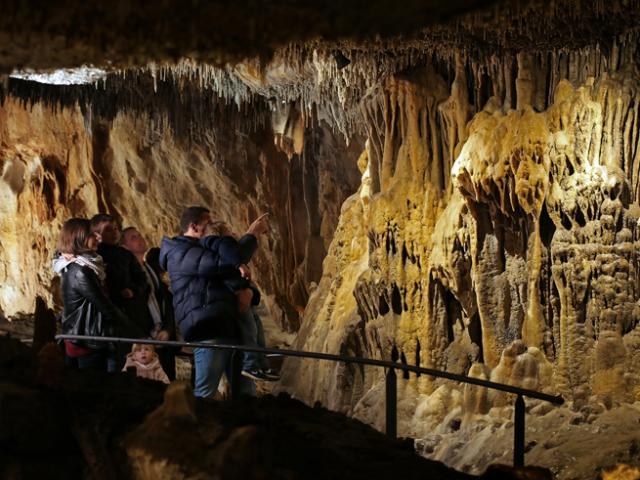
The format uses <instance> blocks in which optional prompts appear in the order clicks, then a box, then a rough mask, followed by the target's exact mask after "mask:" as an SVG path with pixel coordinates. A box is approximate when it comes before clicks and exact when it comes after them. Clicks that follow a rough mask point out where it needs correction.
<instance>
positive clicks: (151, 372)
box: [122, 343, 169, 383]
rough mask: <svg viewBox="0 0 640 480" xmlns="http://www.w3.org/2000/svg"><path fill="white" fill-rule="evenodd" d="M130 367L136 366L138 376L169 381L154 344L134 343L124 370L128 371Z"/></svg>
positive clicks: (164, 381)
mask: <svg viewBox="0 0 640 480" xmlns="http://www.w3.org/2000/svg"><path fill="white" fill-rule="evenodd" d="M129 367H135V369H136V375H137V376H138V377H142V378H148V379H150V380H157V381H159V382H163V383H169V377H167V374H166V373H164V370H163V369H162V366H161V365H160V360H159V359H158V354H157V353H156V349H155V348H154V346H153V345H147V344H144V343H134V344H133V348H132V349H131V353H129V354H128V355H127V361H126V363H125V365H124V368H123V369H122V371H123V372H126V371H127V369H128V368H129Z"/></svg>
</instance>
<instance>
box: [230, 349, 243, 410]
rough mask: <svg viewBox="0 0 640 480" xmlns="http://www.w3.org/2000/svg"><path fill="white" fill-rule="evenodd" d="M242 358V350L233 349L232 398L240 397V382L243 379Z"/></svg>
mask: <svg viewBox="0 0 640 480" xmlns="http://www.w3.org/2000/svg"><path fill="white" fill-rule="evenodd" d="M242 358H243V354H242V352H241V351H238V350H233V351H232V352H231V378H230V382H231V400H238V398H240V382H241V381H242V377H241V375H242Z"/></svg>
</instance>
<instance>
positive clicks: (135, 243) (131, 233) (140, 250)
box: [120, 227, 148, 255]
mask: <svg viewBox="0 0 640 480" xmlns="http://www.w3.org/2000/svg"><path fill="white" fill-rule="evenodd" d="M120 245H122V246H123V247H124V248H126V249H127V250H129V251H131V252H132V253H133V254H135V255H144V253H145V252H146V251H147V248H148V246H147V241H146V240H145V239H144V237H143V236H142V235H140V232H139V231H138V230H137V229H136V227H127V228H125V229H124V230H122V235H121V237H120Z"/></svg>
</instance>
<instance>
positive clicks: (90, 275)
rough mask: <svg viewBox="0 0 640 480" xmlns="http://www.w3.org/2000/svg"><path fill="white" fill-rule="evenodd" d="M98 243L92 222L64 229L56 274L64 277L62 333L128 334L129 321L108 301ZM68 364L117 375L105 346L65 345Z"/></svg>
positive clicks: (73, 221)
mask: <svg viewBox="0 0 640 480" xmlns="http://www.w3.org/2000/svg"><path fill="white" fill-rule="evenodd" d="M96 246H97V239H96V237H95V235H94V234H93V233H92V232H91V228H90V223H89V220H86V219H84V218H72V219H70V220H67V221H66V222H65V223H64V225H63V226H62V231H61V232H60V238H59V240H58V253H57V256H56V258H55V259H54V261H53V269H54V271H55V272H56V273H57V274H59V275H60V277H61V290H62V303H63V306H64V309H63V312H62V333H63V334H68V335H90V336H98V337H106V336H112V335H118V334H126V333H128V332H124V330H123V327H125V326H127V325H130V324H131V322H129V320H128V319H127V317H126V316H125V315H124V314H123V313H122V312H121V311H120V310H119V309H118V308H117V307H116V306H115V305H114V304H113V303H112V302H111V301H110V300H109V298H107V296H106V293H105V288H104V280H105V268H104V263H103V261H102V257H100V256H99V255H97V254H96V251H95V250H96ZM65 352H66V356H67V360H68V363H69V364H71V365H75V366H77V367H78V368H90V369H96V370H109V371H114V370H115V368H116V365H115V361H113V358H112V356H111V355H110V345H109V344H107V343H105V342H89V341H87V342H76V341H69V340H66V341H65Z"/></svg>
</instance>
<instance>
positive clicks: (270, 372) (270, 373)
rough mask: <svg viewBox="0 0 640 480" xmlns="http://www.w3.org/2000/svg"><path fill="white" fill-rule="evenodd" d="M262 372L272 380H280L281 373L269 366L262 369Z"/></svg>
mask: <svg viewBox="0 0 640 480" xmlns="http://www.w3.org/2000/svg"><path fill="white" fill-rule="evenodd" d="M262 373H263V374H264V375H265V376H266V377H267V378H268V379H269V381H271V382H277V381H278V380H280V374H279V373H278V372H276V371H275V370H274V369H273V368H267V369H266V370H262Z"/></svg>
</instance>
